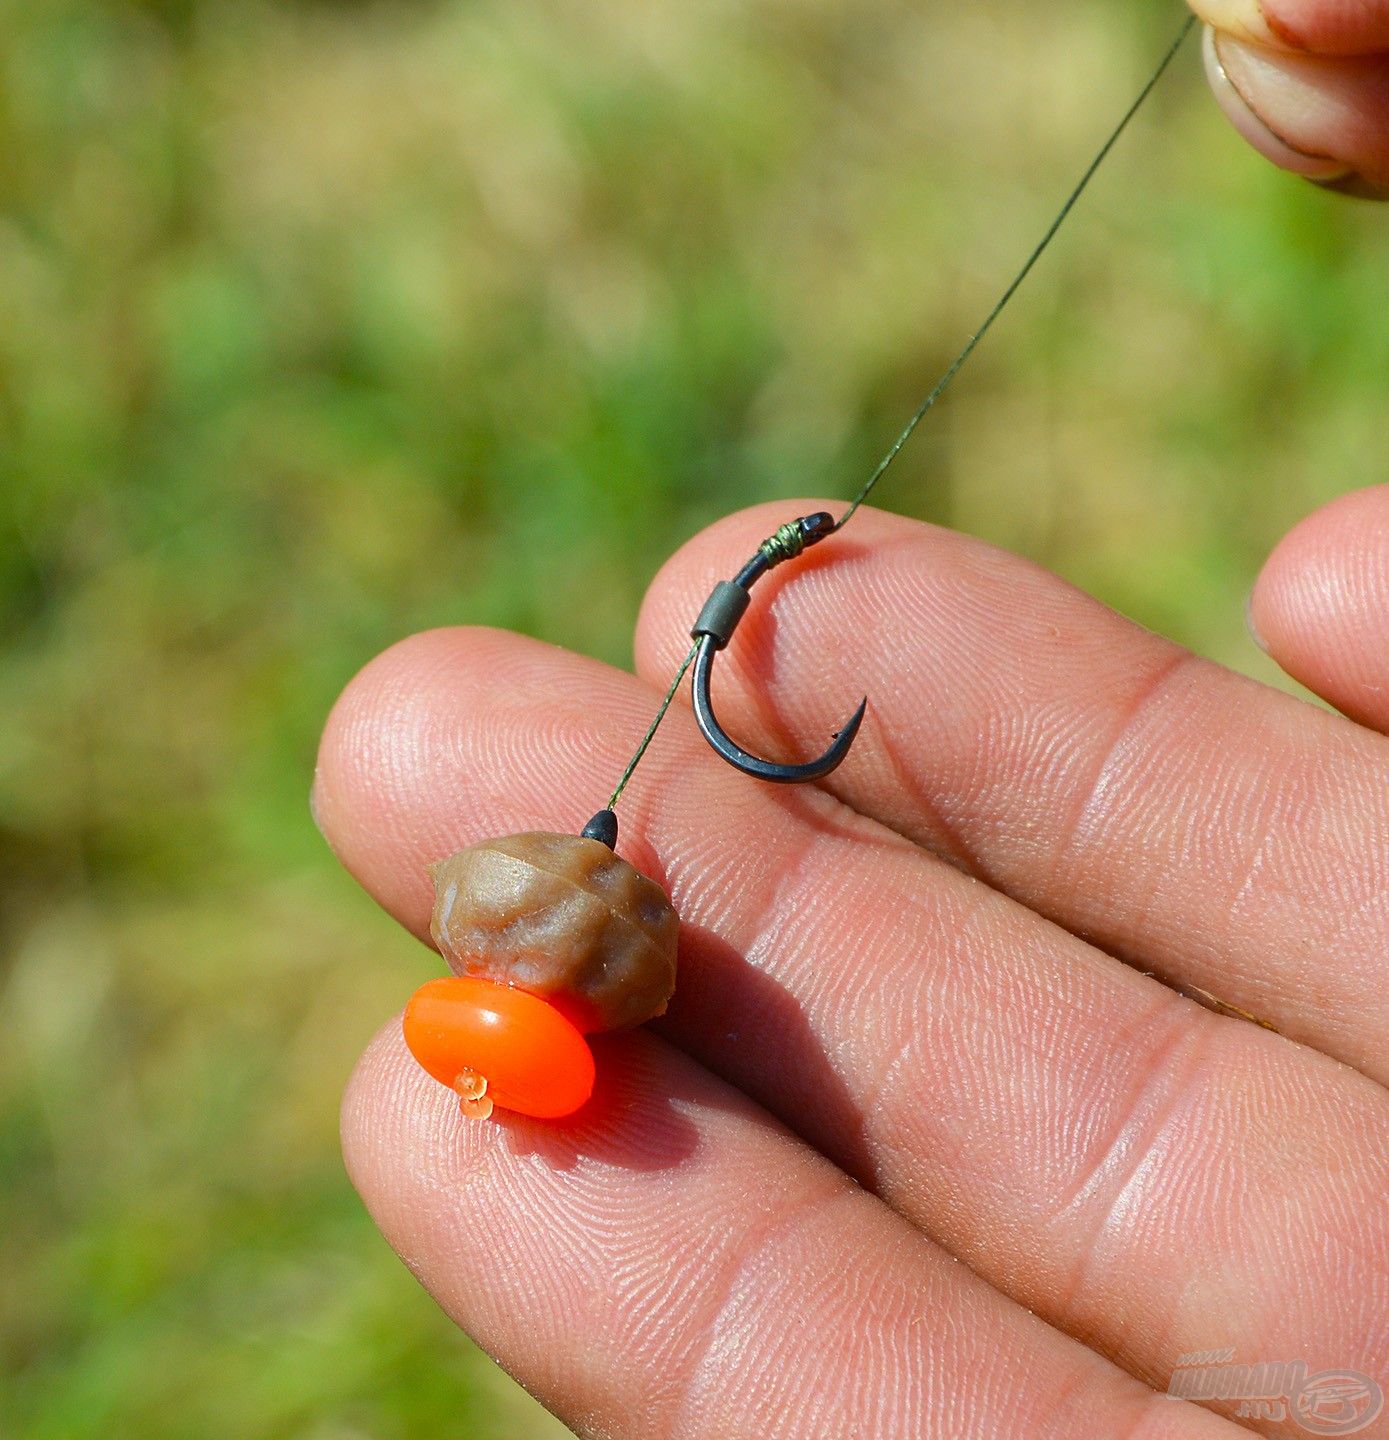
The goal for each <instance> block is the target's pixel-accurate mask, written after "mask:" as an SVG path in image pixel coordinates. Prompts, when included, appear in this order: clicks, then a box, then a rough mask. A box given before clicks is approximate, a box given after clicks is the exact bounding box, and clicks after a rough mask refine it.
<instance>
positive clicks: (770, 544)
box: [690, 511, 868, 785]
mask: <svg viewBox="0 0 1389 1440" xmlns="http://www.w3.org/2000/svg"><path fill="white" fill-rule="evenodd" d="M836 528H837V527H836V525H835V521H834V517H833V516H832V515H830V514H828V513H827V512H825V511H820V512H818V513H817V514H814V515H805V516H802V517H801V518H800V519H799V520H795V521H793V522H792V523H791V524H789V525H783V526H782V527H781V528H780V529H779V530H778V531H777V532H776V534H775V535H773V536H771V537H770V538H769V539H768V540H765V541H764V542H763V543H762V545H761V546H759V547H758V551H757V554H756V555H754V556H753V557H752V559H751V560H749V561H748V563H747V564H746V565H744V566H743V568H742V569H741V570H740V571H739V572H738V575H737V577H736V578H735V579H733V580H721V581H720V582H719V583H718V585H716V586H715V587H714V591H713V594H711V595H710V597H709V599H708V601H707V603H706V604H705V606H704V609H703V610H701V611H700V613H699V619H698V620H696V621H695V625H694V629H693V630H692V631H691V632H690V634H691V635H692V637H693V638H694V639H695V641H696V642H697V645H698V649H697V652H696V654H695V662H694V674H693V677H692V680H691V686H692V690H693V695H694V712H695V721H696V723H697V724H698V725H699V728H700V732H701V733H702V734H703V736H704V738H705V739H706V740H707V741H708V742H709V744H710V745H711V746H712V747H713V749H714V752H715V754H717V755H718V756H719V757H720V758H721V759H723V760H726V761H727V762H728V763H729V764H730V765H732V766H733V767H734V769H735V770H741V771H742V772H743V774H744V775H751V776H752V777H753V778H754V779H756V780H770V781H772V782H773V783H775V784H781V785H798V784H801V783H803V782H805V781H807V780H818V779H820V778H821V777H822V776H824V775H828V774H829V773H830V771H831V770H834V769H836V768H837V767H838V766H839V764H840V763H841V762H842V761H843V759H844V757H845V756H846V755H847V754H848V753H849V749H850V747H851V746H852V745H853V743H854V739H855V737H856V736H857V735H858V731H859V726H860V725H862V724H863V717H864V713H865V712H866V711H867V709H868V700H867V697H865V698H864V699H863V701H862V702H861V703H860V705H859V707H858V709H857V710H855V711H854V713H853V715H852V716H851V717H850V719H849V721H848V723H847V724H846V725H844V726H843V727H842V728H841V729H840V730H838V731H836V732H835V736H834V743H833V744H832V745H831V746H830V747H829V749H828V750H826V751H825V753H824V754H823V755H820V756H819V757H817V758H816V759H814V760H807V761H805V762H803V763H802V764H799V765H794V764H782V763H780V762H778V761H775V760H765V759H763V758H762V756H760V755H754V754H753V753H752V752H751V751H749V750H745V749H743V747H742V746H741V745H739V744H738V742H737V741H736V740H734V739H733V738H732V737H731V736H730V735H729V734H728V732H727V731H726V730H725V729H724V728H723V726H722V725H721V724H720V723H719V719H718V716H717V715H715V713H714V703H713V698H712V695H711V693H710V692H711V688H712V681H713V672H714V659H715V657H716V656H717V655H718V653H719V651H720V650H722V649H723V648H724V647H725V646H726V645H727V644H728V642H729V641H730V640H731V639H732V638H733V632H734V631H735V630H736V629H737V627H738V622H739V621H740V620H741V619H742V618H743V616H744V615H745V614H746V613H747V609H748V605H749V604H750V603H751V599H752V597H751V595H750V594H749V591H750V590H751V588H752V586H753V584H754V582H755V581H757V580H759V579H760V578H761V577H762V576H763V575H765V574H766V573H767V571H768V570H770V569H771V568H772V567H773V566H774V565H779V564H781V562H782V561H783V560H790V559H793V558H795V556H797V555H799V554H800V553H801V552H802V551H803V550H804V549H805V548H806V547H807V546H809V545H814V544H816V543H817V542H819V541H821V540H824V539H825V538H826V537H827V536H830V535H832V534H833V533H834V531H835V529H836Z"/></svg>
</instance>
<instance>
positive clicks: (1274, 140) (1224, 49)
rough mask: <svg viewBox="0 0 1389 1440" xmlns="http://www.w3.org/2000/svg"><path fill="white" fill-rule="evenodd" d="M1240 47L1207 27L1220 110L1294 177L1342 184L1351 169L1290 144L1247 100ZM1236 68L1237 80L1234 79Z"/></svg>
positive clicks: (1205, 47) (1205, 46) (1210, 73)
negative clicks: (1240, 68)
mask: <svg viewBox="0 0 1389 1440" xmlns="http://www.w3.org/2000/svg"><path fill="white" fill-rule="evenodd" d="M1239 52H1240V44H1239V42H1238V41H1232V40H1231V39H1230V38H1229V37H1228V36H1225V35H1217V34H1216V32H1215V31H1214V30H1212V29H1211V28H1210V26H1207V27H1206V31H1205V36H1204V39H1203V42H1202V53H1203V55H1204V57H1205V62H1206V75H1207V77H1208V79H1209V80H1210V83H1211V89H1212V90H1213V91H1214V92H1215V98H1216V99H1217V100H1218V101H1219V102H1220V108H1221V109H1222V110H1224V112H1225V114H1226V115H1227V116H1228V118H1229V120H1230V123H1231V124H1232V125H1233V126H1234V127H1235V129H1236V130H1238V131H1239V133H1240V134H1241V135H1243V136H1244V138H1245V139H1246V140H1247V141H1248V142H1249V143H1250V144H1251V145H1252V146H1253V147H1254V148H1255V149H1256V150H1257V151H1258V152H1259V153H1260V154H1261V155H1263V156H1264V157H1265V158H1266V159H1268V160H1271V161H1272V162H1273V163H1274V164H1275V165H1277V166H1278V167H1279V168H1280V169H1282V170H1287V171H1288V172H1289V173H1290V174H1293V175H1301V176H1302V177H1303V178H1304V179H1305V180H1315V181H1316V182H1317V183H1318V184H1322V185H1325V184H1328V183H1338V182H1341V181H1344V180H1346V179H1347V178H1348V177H1350V175H1351V173H1352V168H1351V166H1349V165H1347V164H1346V163H1345V162H1344V161H1342V160H1336V159H1333V158H1332V157H1331V156H1329V155H1309V154H1308V153H1307V152H1306V151H1305V150H1299V149H1297V148H1296V147H1295V146H1293V145H1290V144H1288V142H1287V141H1286V140H1284V139H1283V137H1282V136H1281V135H1278V134H1276V133H1275V132H1274V131H1273V130H1272V129H1270V128H1269V125H1268V122H1267V121H1266V120H1264V119H1263V117H1262V116H1261V115H1259V114H1258V112H1257V111H1256V110H1255V109H1254V107H1253V106H1252V105H1251V104H1250V103H1249V101H1248V100H1246V99H1245V97H1244V93H1243V92H1242V91H1241V89H1240V88H1239V86H1238V84H1237V83H1236V81H1237V79H1238V66H1239ZM1232 68H1233V69H1234V71H1235V77H1234V78H1231V70H1232Z"/></svg>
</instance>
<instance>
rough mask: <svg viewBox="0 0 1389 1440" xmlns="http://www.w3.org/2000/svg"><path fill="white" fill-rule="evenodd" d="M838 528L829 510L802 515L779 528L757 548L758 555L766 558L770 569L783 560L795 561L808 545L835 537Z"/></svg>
mask: <svg viewBox="0 0 1389 1440" xmlns="http://www.w3.org/2000/svg"><path fill="white" fill-rule="evenodd" d="M837 528H838V527H837V526H836V525H835V523H834V516H833V515H831V514H830V513H829V511H828V510H817V511H816V512H815V514H813V515H802V516H801V518H800V519H799V520H789V521H787V523H786V524H785V525H781V526H778V527H777V529H776V530H775V531H774V532H773V533H772V534H771V535H768V536H767V538H766V539H765V540H764V541H763V542H762V543H761V544H760V545H759V546H758V547H757V553H758V554H759V555H762V556H764V557H765V558H766V561H767V564H768V567H770V566H773V565H780V564H781V562H782V561H783V560H794V559H795V558H796V556H797V555H799V554H800V553H801V551H802V550H804V549H805V548H806V547H807V546H808V545H814V544H816V543H817V542H818V541H820V540H823V539H825V538H826V537H827V536H829V535H833V534H834V532H835V530H836V529H837Z"/></svg>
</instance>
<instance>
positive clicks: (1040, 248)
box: [608, 15, 1196, 810]
mask: <svg viewBox="0 0 1389 1440" xmlns="http://www.w3.org/2000/svg"><path fill="white" fill-rule="evenodd" d="M1195 25H1196V17H1195V16H1194V15H1191V16H1188V17H1187V19H1186V21H1185V22H1184V23H1183V25H1182V28H1181V30H1180V31H1179V32H1178V34H1177V37H1176V39H1175V40H1173V41H1172V43H1171V45H1169V46H1168V48H1167V51H1166V52H1165V53H1164V55H1163V57H1162V59H1161V60H1160V61H1159V62H1158V65H1157V68H1156V69H1155V70H1154V71H1153V73H1152V74H1151V75H1150V76H1149V77H1148V80H1147V83H1146V84H1145V85H1144V86H1143V88H1142V89H1141V90H1140V91H1139V92H1138V94H1137V96H1136V97H1135V98H1134V101H1133V104H1132V105H1130V106H1129V108H1128V109H1127V110H1126V111H1125V112H1124V115H1123V117H1122V119H1120V121H1119V123H1118V124H1117V125H1116V126H1115V127H1114V129H1113V130H1112V131H1111V132H1110V134H1109V138H1108V139H1107V140H1106V141H1105V142H1104V144H1103V145H1101V146H1100V148H1099V150H1098V151H1096V153H1095V156H1094V158H1093V159H1092V160H1091V161H1090V163H1089V165H1087V166H1086V168H1085V172H1084V174H1082V175H1081V177H1080V179H1079V180H1078V181H1077V182H1076V185H1075V187H1074V189H1072V191H1071V193H1070V194H1069V195H1068V196H1067V197H1066V199H1065V201H1064V203H1063V204H1062V206H1061V208H1060V209H1059V210H1058V211H1057V212H1056V216H1055V218H1054V219H1053V220H1052V222H1051V224H1050V225H1049V226H1048V227H1047V229H1046V232H1045V233H1044V234H1043V236H1042V238H1041V239H1040V240H1039V241H1038V242H1037V244H1036V245H1035V246H1034V247H1033V250H1032V252H1031V254H1029V255H1028V257H1027V259H1026V260H1025V261H1024V262H1023V264H1022V267H1021V268H1020V269H1019V270H1018V272H1017V274H1016V275H1014V276H1013V279H1012V280H1011V281H1010V282H1009V284H1008V287H1007V289H1005V290H1004V291H1003V293H1002V294H1001V295H1000V296H999V297H998V299H997V301H996V302H995V303H994V306H993V308H992V309H991V310H990V311H989V313H988V314H987V315H986V316H985V317H984V320H983V323H982V324H980V326H979V328H978V329H977V330H975V332H974V333H973V334H972V335H971V336H970V337H969V339H968V340H967V341H966V342H965V343H964V345H963V346H962V347H961V349H960V351H959V353H958V354H957V355H956V356H955V358H954V359H953V360H952V361H951V362H950V364H949V365H948V366H947V367H946V369H945V371H944V373H943V374H942V375H941V377H940V379H939V380H937V381H936V383H935V385H934V386H933V387H932V388H931V390H930V392H929V393H928V394H927V396H926V398H925V399H924V400H923V401H922V402H921V404H920V405H919V406H918V407H917V409H916V411H915V413H914V414H913V415H912V417H911V419H909V420H908V421H907V423H906V425H905V426H904V427H903V428H902V432H901V434H899V435H898V437H897V438H896V439H895V440H894V441H893V442H892V445H891V446H890V447H889V449H888V451H887V453H886V454H885V455H884V456H883V458H882V459H881V460H880V461H879V462H878V465H877V468H876V469H875V470H874V471H873V473H872V474H871V475H870V476H869V477H868V479H867V480H866V481H865V482H864V484H863V487H862V488H861V489H860V490H859V492H858V494H857V495H855V496H854V498H853V500H852V501H851V502H850V504H849V507H848V509H846V510H845V512H844V513H843V515H841V516H840V517H839V520H838V521H837V522H836V523H835V526H834V528H835V530H842V529H843V528H844V526H845V525H847V524H848V523H849V521H850V520H852V519H853V518H854V515H855V513H856V512H857V511H858V508H859V506H860V505H862V504H863V503H864V501H866V500H867V499H868V497H869V496H870V495H871V494H872V493H873V490H874V488H875V487H876V486H877V484H878V482H879V481H880V480H881V479H882V478H883V476H884V475H886V474H887V472H888V469H889V468H890V467H891V465H892V463H893V461H894V460H896V459H897V457H898V455H900V454H901V452H902V448H903V446H905V445H906V443H907V441H908V440H910V439H911V437H912V432H913V431H914V430H915V429H916V427H917V426H918V425H920V424H921V422H922V420H924V419H925V418H926V415H927V414H928V412H929V411H930V410H931V409H932V407H933V406H934V405H935V403H936V402H937V401H938V400H939V399H940V398H941V396H942V395H944V394H945V392H946V391H947V390H948V389H949V388H950V384H951V382H952V381H953V380H954V379H955V377H956V376H957V375H958V374H959V373H960V371H961V370H962V369H963V368H964V366H965V363H966V361H968V359H969V357H970V356H971V355H973V354H974V352H975V350H976V349H977V348H978V346H979V342H980V341H981V340H983V338H984V336H985V335H987V334H988V333H989V331H990V329H992V327H993V324H994V321H996V320H997V319H998V317H999V316H1000V315H1002V314H1003V312H1004V311H1005V310H1006V309H1007V308H1008V305H1009V303H1010V302H1011V300H1012V299H1013V296H1014V295H1016V294H1017V292H1018V290H1019V289H1020V288H1021V286H1022V283H1023V281H1025V280H1026V279H1027V277H1028V276H1029V275H1030V274H1031V273H1032V271H1033V268H1034V267H1035V266H1036V264H1037V262H1038V261H1039V260H1040V259H1041V258H1042V256H1043V255H1044V254H1045V253H1046V251H1047V249H1048V248H1049V247H1050V245H1051V242H1052V241H1053V240H1055V239H1056V235H1057V232H1058V231H1059V230H1060V229H1061V227H1062V225H1064V224H1065V223H1066V219H1067V217H1068V216H1069V215H1070V213H1071V211H1072V210H1074V209H1075V207H1076V204H1077V202H1078V201H1079V200H1080V197H1081V196H1082V195H1084V193H1085V191H1086V189H1087V188H1088V187H1089V185H1090V182H1091V181H1092V180H1093V179H1094V178H1095V175H1096V173H1097V172H1098V171H1099V169H1100V167H1101V166H1102V165H1103V164H1104V162H1105V161H1106V160H1107V159H1108V158H1109V154H1110V151H1112V150H1113V149H1114V147H1115V145H1117V144H1118V143H1119V140H1120V138H1121V137H1122V135H1123V134H1124V131H1125V130H1127V129H1128V128H1129V124H1130V122H1131V121H1132V120H1133V118H1134V116H1135V115H1137V114H1138V112H1139V111H1140V110H1141V109H1142V108H1143V105H1144V102H1145V101H1146V100H1147V99H1148V97H1149V96H1150V95H1151V94H1152V93H1153V91H1154V89H1155V88H1156V87H1157V84H1158V81H1160V80H1161V79H1162V77H1163V76H1164V75H1165V74H1166V73H1167V69H1168V66H1170V65H1171V64H1172V61H1173V60H1175V59H1176V57H1177V53H1178V51H1180V50H1181V48H1182V46H1183V45H1184V44H1185V43H1186V39H1187V36H1188V35H1190V34H1191V32H1192V30H1193V28H1194V27H1195ZM761 548H762V552H763V554H764V555H766V556H767V558H768V560H769V561H771V562H773V563H776V562H778V561H781V560H787V559H792V558H794V556H795V555H798V554H799V553H800V550H801V549H802V548H803V542H802V540H801V539H800V538H799V532H798V531H797V530H796V527H795V526H794V525H783V526H782V527H781V528H780V529H779V530H778V531H777V532H776V533H775V534H774V535H772V536H771V537H770V538H769V539H767V540H765V541H763V544H762V547H761ZM698 651H699V643H698V641H696V643H695V644H694V645H692V646H691V647H690V650H689V653H688V654H687V655H686V656H685V659H684V661H683V662H682V663H681V665H680V668H679V670H677V671H676V674H675V678H674V680H672V681H671V684H670V689H669V690H667V691H666V695H665V698H664V699H663V700H662V701H661V704H660V707H659V708H658V709H657V711H656V715H655V718H654V719H653V720H652V722H651V724H650V726H649V727H648V728H647V731H646V734H645V735H644V736H642V740H641V743H640V744H639V745H638V746H637V749H636V753H635V754H634V755H633V756H632V758H631V760H630V761H629V762H628V765H627V768H626V769H625V770H624V771H623V772H622V778H621V779H620V780H619V781H618V783H617V788H616V789H615V790H614V791H613V793H612V797H611V799H609V801H608V809H609V810H611V809H612V808H613V806H615V805H616V804H617V802H618V799H619V798H620V797H621V795H622V792H623V791H624V790H625V789H626V788H627V782H628V781H629V780H630V779H631V778H632V774H633V772H634V771H635V770H636V768H637V766H638V765H639V764H640V763H641V759H642V757H643V756H644V755H645V754H646V752H647V750H648V748H649V747H650V745H651V742H652V741H653V740H654V739H655V738H656V731H657V730H658V729H659V728H660V725H661V721H662V720H664V719H665V716H666V712H667V711H668V710H669V709H670V707H671V705H672V704H673V703H674V701H675V696H676V694H677V693H678V692H679V689H680V682H681V681H682V680H683V679H684V678H685V676H686V674H687V673H688V672H689V669H690V666H691V665H692V664H693V663H694V660H695V656H696V654H697V653H698Z"/></svg>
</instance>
